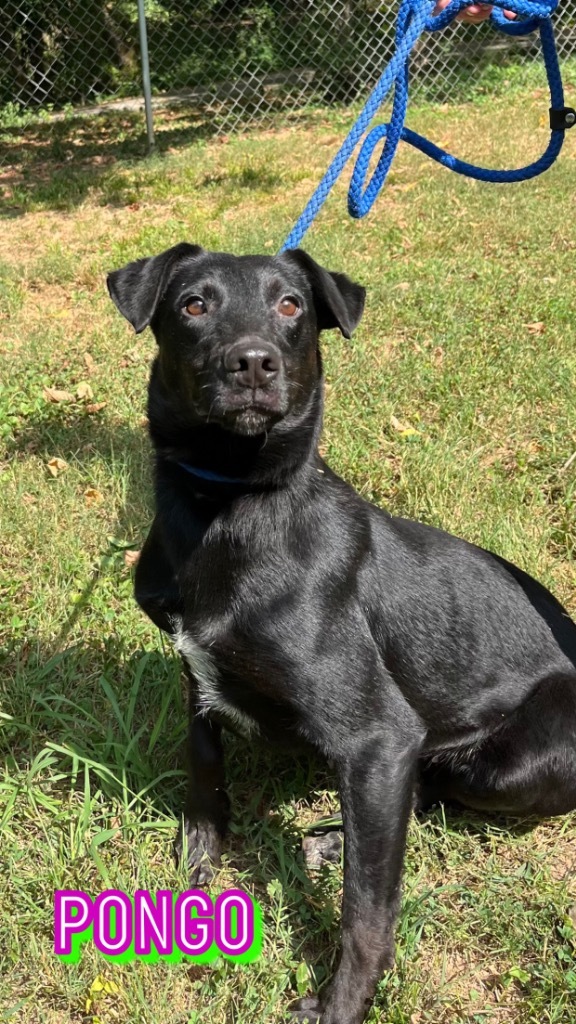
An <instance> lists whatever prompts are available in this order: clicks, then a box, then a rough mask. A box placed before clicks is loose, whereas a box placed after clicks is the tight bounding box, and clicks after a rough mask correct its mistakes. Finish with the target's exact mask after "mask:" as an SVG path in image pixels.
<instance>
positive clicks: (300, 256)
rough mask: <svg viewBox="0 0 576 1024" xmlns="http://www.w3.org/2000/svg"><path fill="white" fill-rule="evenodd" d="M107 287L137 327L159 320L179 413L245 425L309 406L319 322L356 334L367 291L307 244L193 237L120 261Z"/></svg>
mask: <svg viewBox="0 0 576 1024" xmlns="http://www.w3.org/2000/svg"><path fill="white" fill-rule="evenodd" d="M108 288H109V291H110V295H111V297H112V299H113V301H114V302H115V304H116V306H117V307H118V309H119V310H120V312H121V313H122V314H123V315H124V316H125V317H126V319H127V320H129V321H130V323H131V324H132V326H133V327H134V329H135V331H136V332H138V333H139V332H140V331H143V330H144V328H146V327H148V326H150V327H152V330H153V332H154V334H155V336H156V340H157V341H158V345H159V360H158V365H159V373H160V376H161V380H162V383H163V385H164V387H165V389H166V390H167V391H169V393H170V397H171V400H173V401H174V403H175V404H176V405H177V406H178V408H179V411H180V413H184V411H185V413H186V418H187V420H188V421H189V422H190V423H202V422H204V423H207V422H210V423H218V424H220V425H221V426H222V427H224V428H225V429H227V430H230V431H233V432H235V433H237V434H244V435H254V434H259V433H262V432H263V431H266V430H268V429H269V428H270V427H271V426H272V425H273V424H274V423H276V422H278V421H279V420H281V419H283V418H284V417H286V416H287V415H288V414H289V413H291V412H296V413H297V412H298V411H299V410H301V409H303V408H305V406H306V404H307V402H308V401H309V399H310V395H311V393H312V391H313V390H314V389H315V387H316V386H317V384H318V380H319V377H320V374H321V368H320V360H319V357H318V335H319V333H320V331H322V330H325V329H327V328H331V327H337V328H339V329H340V331H341V332H342V334H343V335H344V336H345V337H346V338H349V337H350V335H351V333H352V331H353V330H354V329H355V327H356V326H357V324H358V322H359V320H360V317H361V315H362V310H363V307H364V296H365V291H364V288H362V287H361V286H360V285H358V284H354V283H353V282H352V281H350V280H349V278H347V277H346V276H345V275H344V274H337V273H330V272H329V271H327V270H324V269H323V268H322V267H320V266H319V265H318V264H317V263H315V261H314V260H313V259H312V258H311V257H310V256H308V255H307V254H306V253H305V252H303V251H302V250H301V249H294V250H290V251H289V252H285V253H283V254H282V255H280V256H231V255H228V254H227V253H216V252H206V251H205V250H204V249H202V248H201V247H200V246H198V245H189V244H187V243H185V242H184V243H181V244H180V245H176V246H174V248H172V249H168V250H167V251H166V252H163V253H161V254H160V255H159V256H152V257H150V258H148V259H142V260H137V261H136V262H135V263H129V264H128V266H126V267H123V268H122V269H121V270H115V271H114V272H113V273H112V274H110V275H109V277H108Z"/></svg>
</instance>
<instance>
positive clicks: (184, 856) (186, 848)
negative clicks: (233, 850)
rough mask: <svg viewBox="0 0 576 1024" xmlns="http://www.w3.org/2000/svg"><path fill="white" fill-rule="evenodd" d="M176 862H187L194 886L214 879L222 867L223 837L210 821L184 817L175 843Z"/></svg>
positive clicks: (191, 882)
mask: <svg viewBox="0 0 576 1024" xmlns="http://www.w3.org/2000/svg"><path fill="white" fill-rule="evenodd" d="M174 853H175V856H176V863H177V864H182V863H186V865H187V867H188V875H189V879H190V884H191V885H192V886H203V885H206V884H207V883H208V882H211V881H212V878H213V877H214V874H215V873H216V870H217V869H218V868H219V867H220V858H221V854H222V839H221V837H220V835H219V834H218V831H217V830H216V828H215V827H214V825H212V824H211V822H209V821H188V820H187V819H184V821H183V822H182V825H181V827H180V828H179V829H178V834H177V836H176V841H175V844H174Z"/></svg>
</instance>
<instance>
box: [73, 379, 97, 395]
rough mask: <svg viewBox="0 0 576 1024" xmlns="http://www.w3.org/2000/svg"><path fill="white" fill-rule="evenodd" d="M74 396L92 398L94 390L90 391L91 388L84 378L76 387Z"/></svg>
mask: <svg viewBox="0 0 576 1024" xmlns="http://www.w3.org/2000/svg"><path fill="white" fill-rule="evenodd" d="M76 397H77V398H94V392H93V391H92V388H91V387H90V385H89V384H88V383H87V382H86V381H85V380H83V381H81V382H80V384H79V385H78V387H77V388H76Z"/></svg>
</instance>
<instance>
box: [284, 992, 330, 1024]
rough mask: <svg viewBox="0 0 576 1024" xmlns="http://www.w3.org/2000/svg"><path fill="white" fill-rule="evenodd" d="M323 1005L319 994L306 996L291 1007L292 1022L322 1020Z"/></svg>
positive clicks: (300, 1022)
mask: <svg viewBox="0 0 576 1024" xmlns="http://www.w3.org/2000/svg"><path fill="white" fill-rule="evenodd" d="M321 1015H322V1007H321V1005H320V1000H319V999H318V996H305V997H304V999H299V1000H298V1002H297V1003H294V1005H293V1006H292V1007H291V1008H290V1024H306V1021H308V1022H309V1024H317V1021H319V1020H321Z"/></svg>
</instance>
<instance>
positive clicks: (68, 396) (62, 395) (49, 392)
mask: <svg viewBox="0 0 576 1024" xmlns="http://www.w3.org/2000/svg"><path fill="white" fill-rule="evenodd" d="M44 398H45V399H46V401H47V402H73V401H74V395H73V394H72V393H71V392H70V391H61V390H60V388H44Z"/></svg>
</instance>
